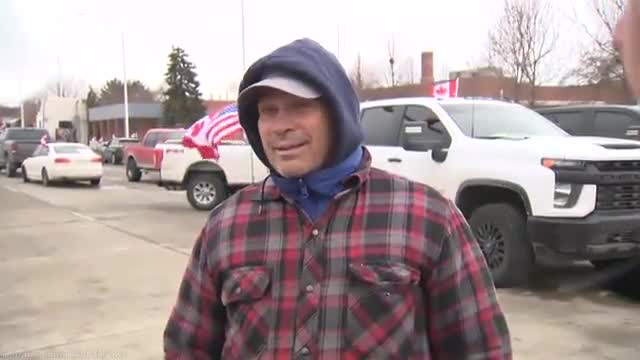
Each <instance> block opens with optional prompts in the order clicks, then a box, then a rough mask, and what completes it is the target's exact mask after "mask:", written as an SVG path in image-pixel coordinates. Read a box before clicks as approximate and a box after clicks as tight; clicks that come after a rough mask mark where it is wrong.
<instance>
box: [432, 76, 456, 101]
mask: <svg viewBox="0 0 640 360" xmlns="http://www.w3.org/2000/svg"><path fill="white" fill-rule="evenodd" d="M458 84H459V79H457V78H456V79H454V80H446V81H439V82H436V83H434V84H433V89H432V93H431V96H433V97H435V98H452V97H457V96H458Z"/></svg>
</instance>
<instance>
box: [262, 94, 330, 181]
mask: <svg viewBox="0 0 640 360" xmlns="http://www.w3.org/2000/svg"><path fill="white" fill-rule="evenodd" d="M258 112H259V119H258V131H259V133H260V138H261V139H262V147H263V148H264V151H265V153H266V155H267V158H268V159H269V162H270V163H271V165H272V166H273V167H274V169H275V170H276V171H277V172H278V173H279V174H280V175H282V176H284V177H301V176H304V175H306V174H307V173H309V172H311V171H313V170H316V169H319V168H321V167H322V166H323V165H324V164H325V163H326V162H327V160H328V158H329V153H330V149H331V121H330V119H329V111H328V108H327V106H326V105H325V104H324V103H323V102H322V101H320V100H311V99H303V98H299V97H297V96H293V95H291V94H288V93H285V92H282V91H279V90H275V89H268V90H264V93H263V94H262V95H261V96H260V98H259V100H258Z"/></svg>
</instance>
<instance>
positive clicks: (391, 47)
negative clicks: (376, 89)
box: [387, 38, 397, 87]
mask: <svg viewBox="0 0 640 360" xmlns="http://www.w3.org/2000/svg"><path fill="white" fill-rule="evenodd" d="M387 53H388V55H389V74H390V75H391V83H389V81H388V79H387V83H389V86H392V87H393V86H396V85H397V83H396V68H395V65H396V41H395V39H393V38H392V39H391V41H389V42H388V43H387Z"/></svg>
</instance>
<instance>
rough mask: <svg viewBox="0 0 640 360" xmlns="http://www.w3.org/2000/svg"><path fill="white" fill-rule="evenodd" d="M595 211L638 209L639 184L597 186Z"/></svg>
mask: <svg viewBox="0 0 640 360" xmlns="http://www.w3.org/2000/svg"><path fill="white" fill-rule="evenodd" d="M596 209H598V210H631V209H640V184H626V185H625V184H621V185H598V195H597V200H596Z"/></svg>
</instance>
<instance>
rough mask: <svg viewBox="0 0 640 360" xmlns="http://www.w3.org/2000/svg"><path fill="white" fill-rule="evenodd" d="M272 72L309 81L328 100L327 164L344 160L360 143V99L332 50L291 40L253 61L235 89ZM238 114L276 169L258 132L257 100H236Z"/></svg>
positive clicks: (253, 141) (263, 157) (254, 143)
mask: <svg viewBox="0 0 640 360" xmlns="http://www.w3.org/2000/svg"><path fill="white" fill-rule="evenodd" d="M273 72H279V73H284V74H287V75H291V76H293V77H295V78H297V79H298V80H301V81H303V82H305V83H307V84H309V85H311V86H312V87H314V88H315V89H317V90H318V91H319V92H320V93H321V94H322V98H324V99H325V100H326V101H327V103H328V104H329V106H330V108H331V116H332V120H333V121H334V126H333V129H334V131H335V137H334V139H335V143H334V149H333V152H332V155H333V157H332V158H331V159H330V161H329V163H328V164H326V166H327V167H330V166H334V165H336V164H338V163H340V162H342V161H344V160H345V159H347V158H348V157H349V156H350V155H351V154H353V152H354V151H356V150H357V149H358V148H359V147H360V146H361V144H362V141H363V132H362V128H361V125H360V101H359V99H358V95H357V93H356V91H355V89H354V87H353V85H352V83H351V81H350V80H349V77H348V75H347V73H346V71H345V70H344V68H343V67H342V65H341V64H340V62H339V61H338V59H337V58H336V57H335V56H334V55H333V54H332V53H330V52H329V51H327V50H326V49H324V48H323V47H322V46H321V45H320V44H318V43H317V42H315V41H313V40H310V39H299V40H296V41H293V42H292V43H289V44H287V45H285V46H282V47H280V48H278V49H276V50H274V51H273V52H272V53H270V54H268V55H266V56H264V57H262V58H260V59H258V60H257V61H256V62H255V63H253V64H252V65H251V66H250V67H249V69H247V71H246V73H245V74H244V77H243V78H242V81H241V82H240V87H239V91H238V93H240V92H242V91H243V90H244V89H246V88H247V87H249V86H250V85H252V84H254V83H257V82H259V81H261V80H262V79H263V77H264V76H265V74H269V73H273ZM238 115H239V117H240V124H241V125H242V128H243V129H244V131H245V133H246V134H247V138H248V140H249V144H250V145H251V147H252V148H253V151H255V153H256V155H257V156H258V158H260V160H261V161H262V163H263V164H265V166H267V167H268V168H269V169H270V170H271V171H272V172H274V173H275V170H274V169H273V167H272V166H271V164H270V163H269V160H268V159H267V157H266V155H265V153H264V149H263V148H262V142H261V140H260V134H259V133H258V106H257V101H256V100H250V101H248V102H246V103H238Z"/></svg>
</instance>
